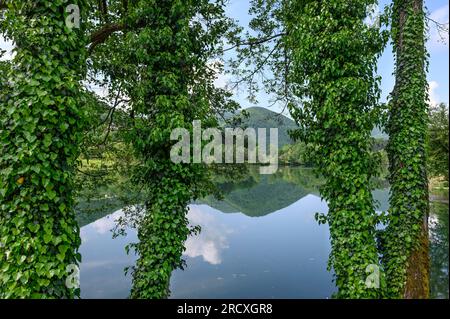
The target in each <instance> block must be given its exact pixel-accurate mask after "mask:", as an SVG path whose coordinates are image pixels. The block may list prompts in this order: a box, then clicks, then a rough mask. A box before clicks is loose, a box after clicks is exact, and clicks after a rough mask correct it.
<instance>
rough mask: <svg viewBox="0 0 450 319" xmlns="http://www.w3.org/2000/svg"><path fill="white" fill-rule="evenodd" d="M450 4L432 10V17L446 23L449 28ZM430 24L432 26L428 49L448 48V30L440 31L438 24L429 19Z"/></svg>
mask: <svg viewBox="0 0 450 319" xmlns="http://www.w3.org/2000/svg"><path fill="white" fill-rule="evenodd" d="M448 10H449V6H448V4H446V5H444V6H442V7H440V8H439V9H436V10H435V11H433V12H431V14H430V19H432V20H434V21H436V22H439V23H446V24H447V30H448V23H449V15H448ZM428 25H429V27H430V34H429V39H428V43H427V44H428V49H429V50H443V49H445V50H448V45H449V38H448V31H447V32H444V31H442V30H441V31H439V30H438V29H437V27H436V24H435V23H434V22H433V21H428Z"/></svg>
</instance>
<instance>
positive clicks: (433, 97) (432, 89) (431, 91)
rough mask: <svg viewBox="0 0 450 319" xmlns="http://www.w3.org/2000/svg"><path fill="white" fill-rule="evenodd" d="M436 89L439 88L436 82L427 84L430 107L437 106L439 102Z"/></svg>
mask: <svg viewBox="0 0 450 319" xmlns="http://www.w3.org/2000/svg"><path fill="white" fill-rule="evenodd" d="M438 87H439V83H437V82H436V81H430V82H428V95H429V99H430V105H431V106H434V105H437V104H439V102H440V98H439V95H438V94H437V93H436V89H437V88H438Z"/></svg>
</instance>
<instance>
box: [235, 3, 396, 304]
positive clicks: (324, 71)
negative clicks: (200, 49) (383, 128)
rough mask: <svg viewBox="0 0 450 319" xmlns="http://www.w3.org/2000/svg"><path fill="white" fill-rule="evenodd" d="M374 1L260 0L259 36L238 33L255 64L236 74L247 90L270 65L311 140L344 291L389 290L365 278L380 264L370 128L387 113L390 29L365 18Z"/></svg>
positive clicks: (298, 135)
mask: <svg viewBox="0 0 450 319" xmlns="http://www.w3.org/2000/svg"><path fill="white" fill-rule="evenodd" d="M373 4H376V1H351V2H349V1H342V0H333V1H331V0H330V1H300V0H299V1H295V0H291V1H276V0H254V1H252V8H251V10H250V11H251V13H252V14H253V15H254V16H255V17H254V19H253V20H252V21H251V23H250V26H251V27H252V29H253V30H254V31H255V32H256V33H257V36H249V35H247V39H246V40H245V41H243V40H240V39H238V40H237V41H236V42H237V44H236V46H237V47H238V59H237V61H236V62H235V63H236V64H238V63H242V62H243V61H245V62H246V63H248V64H250V65H252V67H251V68H249V69H247V70H245V71H243V72H240V73H239V74H238V75H240V76H241V77H243V79H244V80H245V81H246V82H247V83H248V84H249V88H250V95H253V94H254V92H253V91H254V90H256V89H257V87H255V85H254V84H255V83H254V82H255V80H254V76H253V75H255V74H259V73H263V74H264V72H266V73H269V74H271V75H273V76H272V77H269V78H270V80H264V81H263V84H264V85H266V86H267V87H266V88H267V92H268V93H273V94H275V96H276V97H277V99H278V100H280V101H284V102H285V103H286V104H287V105H288V107H289V110H290V113H291V115H292V117H293V118H294V120H295V121H296V122H297V124H298V125H299V127H300V128H299V129H298V130H296V131H294V132H293V133H292V137H293V138H295V139H299V140H300V141H302V142H304V143H305V144H306V147H307V151H306V152H305V154H308V158H307V159H306V161H308V162H311V163H313V164H314V165H315V167H316V168H317V171H318V173H319V174H320V175H322V176H323V177H324V178H325V184H324V185H323V186H322V188H321V195H322V197H323V198H324V199H325V200H327V201H328V203H329V213H328V216H327V217H326V220H327V222H328V223H329V225H330V233H331V244H332V253H331V256H330V261H329V266H330V267H331V268H333V270H334V273H335V279H336V284H337V286H338V287H339V292H338V295H337V296H338V297H342V298H373V297H380V296H381V291H382V290H380V289H368V288H367V287H366V285H365V279H366V277H367V275H368V274H367V273H366V267H367V266H368V265H369V264H375V265H378V264H379V260H378V251H377V245H376V240H375V226H376V224H377V222H378V217H377V215H376V213H375V209H374V202H373V198H372V195H371V183H370V180H371V178H372V177H373V176H374V175H376V173H377V164H378V162H379V157H378V156H375V154H374V153H373V152H372V150H371V147H372V146H371V143H370V134H371V131H372V129H373V128H374V127H375V125H376V124H378V122H379V115H380V108H379V107H378V105H377V102H378V99H379V95H380V91H379V78H378V77H376V76H375V72H376V59H377V57H378V56H379V54H380V52H381V51H382V49H383V47H384V45H385V42H386V41H387V34H386V33H385V32H380V29H379V28H378V27H377V26H369V25H367V24H365V23H364V19H365V18H366V17H367V16H368V13H369V12H368V11H369V6H370V5H373ZM242 43H247V44H248V45H247V46H243V45H242ZM254 44H258V45H254ZM302 161H304V160H302Z"/></svg>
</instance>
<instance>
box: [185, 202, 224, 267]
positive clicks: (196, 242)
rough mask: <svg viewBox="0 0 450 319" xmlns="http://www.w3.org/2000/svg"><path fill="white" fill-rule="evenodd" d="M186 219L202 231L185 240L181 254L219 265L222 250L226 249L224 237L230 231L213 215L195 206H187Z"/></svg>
mask: <svg viewBox="0 0 450 319" xmlns="http://www.w3.org/2000/svg"><path fill="white" fill-rule="evenodd" d="M188 219H189V222H190V224H191V225H200V226H201V227H202V231H201V233H200V234H199V235H198V236H191V237H189V238H188V239H187V240H186V242H185V248H186V250H185V251H184V253H183V254H184V255H186V256H188V257H191V258H194V257H200V256H201V257H202V258H203V260H204V261H206V262H208V263H210V264H212V265H218V264H220V263H221V262H222V256H221V253H222V250H223V249H225V248H228V243H227V237H226V235H227V234H228V233H229V232H230V231H229V230H228V229H227V228H225V226H224V225H222V224H220V223H219V222H218V221H217V219H216V218H215V217H214V216H213V215H211V214H208V213H207V212H204V211H202V210H201V209H199V208H198V207H196V206H195V205H191V206H189V213H188Z"/></svg>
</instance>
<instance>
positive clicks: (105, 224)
mask: <svg viewBox="0 0 450 319" xmlns="http://www.w3.org/2000/svg"><path fill="white" fill-rule="evenodd" d="M123 216H124V213H123V211H122V210H119V211H117V212H115V213H113V214H111V215H108V216H106V217H104V218H101V219H98V220H96V221H95V222H93V223H92V224H91V225H92V227H93V228H94V230H95V231H96V232H97V233H98V234H106V233H107V232H109V231H111V230H112V229H113V228H114V226H115V225H116V220H117V219H118V218H120V217H123Z"/></svg>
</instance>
